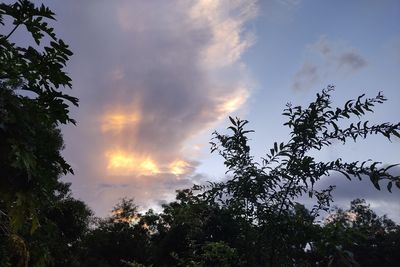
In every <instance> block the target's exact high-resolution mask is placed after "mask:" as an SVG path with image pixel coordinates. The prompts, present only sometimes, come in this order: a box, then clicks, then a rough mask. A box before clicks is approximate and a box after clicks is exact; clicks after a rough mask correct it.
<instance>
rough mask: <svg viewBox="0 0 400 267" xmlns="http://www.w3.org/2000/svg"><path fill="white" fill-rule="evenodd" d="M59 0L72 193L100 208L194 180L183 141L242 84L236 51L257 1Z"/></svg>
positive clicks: (226, 109) (223, 108)
mask: <svg viewBox="0 0 400 267" xmlns="http://www.w3.org/2000/svg"><path fill="white" fill-rule="evenodd" d="M63 9H64V10H63V11H62V13H61V18H60V19H62V20H63V22H62V24H63V25H64V27H65V28H63V29H62V31H64V34H65V35H66V39H69V40H71V41H72V42H70V44H71V47H72V49H73V51H75V55H74V58H73V60H72V62H71V65H70V70H69V71H70V73H71V75H72V77H73V80H74V85H73V86H74V94H75V95H77V96H78V97H79V99H80V107H79V110H78V111H77V113H76V117H77V119H78V121H79V125H78V127H74V128H68V129H67V130H66V134H65V137H66V143H67V145H68V147H67V150H66V156H67V158H68V159H69V161H70V162H71V163H72V165H73V167H74V169H75V170H76V175H75V177H71V178H70V179H69V180H71V181H72V182H73V189H74V191H75V192H76V193H77V195H78V196H79V197H82V198H83V199H85V200H87V201H88V202H89V204H90V205H91V206H92V207H93V208H94V210H95V211H97V212H98V213H100V215H104V212H106V211H107V210H110V208H111V206H110V205H112V204H113V203H116V202H117V201H118V199H119V198H121V197H123V196H128V197H134V198H135V199H136V202H137V203H138V204H139V205H141V206H142V207H144V208H145V207H149V206H151V205H153V204H157V203H159V202H162V201H165V200H166V199H170V197H171V196H174V192H175V189H176V188H179V187H188V186H191V185H192V184H193V182H196V181H198V179H200V178H199V175H196V174H195V173H194V169H195V167H196V165H197V164H198V163H197V162H196V161H195V160H194V159H193V158H191V157H190V154H191V153H196V150H198V149H199V148H200V144H191V147H189V148H188V147H187V146H188V142H189V141H191V140H192V139H191V138H193V137H194V136H196V135H197V134H199V133H200V132H201V131H202V130H204V129H206V128H209V127H211V126H212V125H213V124H215V123H216V122H218V120H220V119H222V118H226V116H227V115H228V114H229V113H230V112H232V111H235V110H237V109H240V108H241V107H242V106H243V105H244V104H245V102H246V100H247V98H248V97H249V95H250V93H251V88H250V81H249V79H248V78H247V75H246V66H245V65H244V64H243V63H242V62H241V61H240V59H241V56H242V54H243V52H244V51H246V49H248V48H249V47H250V46H251V45H252V44H253V42H254V40H255V36H254V34H253V33H252V32H248V31H245V30H244V25H245V23H246V22H248V21H249V20H251V19H252V18H254V17H255V16H256V14H257V5H256V3H255V2H254V1H244V0H243V1H242V0H235V1H207V0H203V1H179V0H178V1H163V0H160V1H84V2H79V6H77V3H76V2H75V5H69V6H65V7H63ZM69 36H72V37H71V38H69ZM183 149H185V154H183V153H182V151H183ZM77 180H79V181H77ZM78 184H79V186H78Z"/></svg>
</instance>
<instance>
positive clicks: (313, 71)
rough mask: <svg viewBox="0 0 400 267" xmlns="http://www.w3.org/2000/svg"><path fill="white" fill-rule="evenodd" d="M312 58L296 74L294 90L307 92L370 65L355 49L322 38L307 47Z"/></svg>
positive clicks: (324, 37)
mask: <svg viewBox="0 0 400 267" xmlns="http://www.w3.org/2000/svg"><path fill="white" fill-rule="evenodd" d="M307 49H308V51H309V54H310V57H309V58H307V61H306V63H304V64H303V65H302V66H301V67H300V69H299V70H298V71H297V72H296V74H295V76H294V78H293V83H292V89H293V90H307V89H310V88H311V87H313V86H315V85H316V84H317V83H318V82H321V81H322V80H324V79H326V78H331V77H332V76H334V75H340V76H347V75H349V74H352V73H356V72H358V71H360V70H361V69H363V68H365V67H366V66H367V65H368V62H367V60H366V59H365V58H364V57H363V56H362V55H361V54H360V53H359V52H358V51H357V50H355V49H354V48H352V47H349V46H348V45H346V44H344V43H342V42H335V41H331V40H328V39H327V37H326V36H322V37H320V38H319V40H318V41H316V42H314V43H312V44H310V45H308V46H307Z"/></svg>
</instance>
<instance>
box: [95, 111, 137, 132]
mask: <svg viewBox="0 0 400 267" xmlns="http://www.w3.org/2000/svg"><path fill="white" fill-rule="evenodd" d="M139 121H140V116H139V114H137V113H131V114H123V113H114V114H107V115H106V116H104V118H103V119H102V125H101V130H102V132H108V131H113V132H120V131H121V130H123V129H124V128H125V127H127V126H129V125H134V124H136V123H137V122H139Z"/></svg>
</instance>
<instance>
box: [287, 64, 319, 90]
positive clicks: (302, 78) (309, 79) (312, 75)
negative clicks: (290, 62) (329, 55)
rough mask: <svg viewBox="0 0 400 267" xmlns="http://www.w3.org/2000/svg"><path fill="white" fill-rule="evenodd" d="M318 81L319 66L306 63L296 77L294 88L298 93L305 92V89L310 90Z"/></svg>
mask: <svg viewBox="0 0 400 267" xmlns="http://www.w3.org/2000/svg"><path fill="white" fill-rule="evenodd" d="M318 80H319V73H318V66H317V65H314V64H310V63H304V64H303V66H302V67H301V68H300V69H299V71H298V72H297V73H296V75H295V77H294V81H293V85H292V88H293V89H294V90H297V91H300V90H303V89H304V88H310V87H311V86H313V85H314V84H315V83H316V82H317V81H318Z"/></svg>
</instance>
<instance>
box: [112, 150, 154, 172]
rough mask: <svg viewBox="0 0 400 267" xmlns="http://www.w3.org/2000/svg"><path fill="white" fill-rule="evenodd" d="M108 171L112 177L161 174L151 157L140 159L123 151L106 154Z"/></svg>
mask: <svg viewBox="0 0 400 267" xmlns="http://www.w3.org/2000/svg"><path fill="white" fill-rule="evenodd" d="M106 157H107V159H108V165H107V170H108V172H109V174H111V175H121V176H125V175H154V174H157V173H159V172H160V169H159V168H158V166H157V164H156V163H155V162H154V161H153V160H152V159H151V158H150V157H140V156H137V155H135V154H133V153H127V152H124V151H121V150H116V151H111V152H107V153H106Z"/></svg>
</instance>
